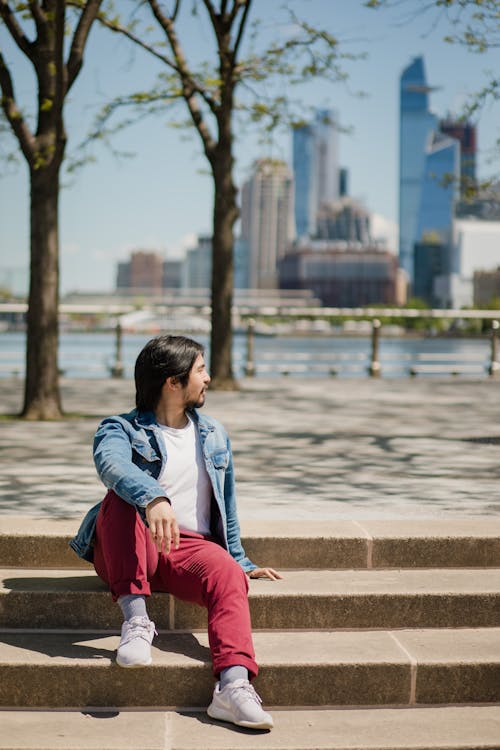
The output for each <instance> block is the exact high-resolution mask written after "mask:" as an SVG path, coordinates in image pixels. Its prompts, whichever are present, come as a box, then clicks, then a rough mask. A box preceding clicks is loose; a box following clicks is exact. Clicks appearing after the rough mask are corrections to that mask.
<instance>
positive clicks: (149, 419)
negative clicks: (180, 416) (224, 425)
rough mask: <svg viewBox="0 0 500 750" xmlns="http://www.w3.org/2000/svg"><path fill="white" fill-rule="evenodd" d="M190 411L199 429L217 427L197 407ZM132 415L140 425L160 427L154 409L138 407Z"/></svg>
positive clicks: (207, 430) (206, 430)
mask: <svg viewBox="0 0 500 750" xmlns="http://www.w3.org/2000/svg"><path fill="white" fill-rule="evenodd" d="M188 413H189V416H190V417H191V419H192V420H193V422H194V423H195V424H196V425H197V427H198V429H199V430H201V431H202V432H211V431H212V430H214V429H215V427H214V425H213V424H212V422H211V421H210V419H209V418H207V417H204V416H203V415H202V414H200V413H199V412H198V411H197V409H190V410H189V412H188ZM131 416H132V419H133V420H134V421H135V423H136V424H137V426H138V427H145V428H146V429H148V428H149V429H151V428H153V427H158V422H157V421H156V416H155V413H154V412H153V411H137V409H134V410H133V411H132V412H131Z"/></svg>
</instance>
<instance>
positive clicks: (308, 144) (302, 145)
mask: <svg viewBox="0 0 500 750" xmlns="http://www.w3.org/2000/svg"><path fill="white" fill-rule="evenodd" d="M292 148H293V174H294V179H295V229H296V232H297V236H298V237H312V236H313V235H314V234H315V231H316V204H317V200H316V182H315V150H314V128H313V126H312V125H302V126H300V127H297V128H295V129H294V131H293V137H292Z"/></svg>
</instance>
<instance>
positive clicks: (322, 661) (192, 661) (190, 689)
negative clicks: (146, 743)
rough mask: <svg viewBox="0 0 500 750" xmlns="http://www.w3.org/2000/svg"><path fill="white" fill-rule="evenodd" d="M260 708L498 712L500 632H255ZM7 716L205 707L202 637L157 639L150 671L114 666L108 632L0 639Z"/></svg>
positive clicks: (0, 681)
mask: <svg viewBox="0 0 500 750" xmlns="http://www.w3.org/2000/svg"><path fill="white" fill-rule="evenodd" d="M254 638H255V648H256V653H257V660H258V662H259V664H260V666H261V669H262V671H261V674H260V675H259V676H258V677H257V679H256V681H255V685H256V688H257V690H258V691H259V692H260V693H261V695H262V697H263V699H264V701H265V704H266V705H268V706H272V705H275V706H296V707H300V706H386V707H387V706H412V705H417V704H421V705H422V704H423V705H426V704H471V703H481V704H492V703H493V704H494V703H500V628H485V629H461V630H460V629H457V630H452V629H439V630H434V629H428V630H400V631H357V632H345V631H337V632H300V631H288V632H286V631H278V632H262V631H261V632H256V633H255V634H254ZM0 640H1V643H0V706H2V707H5V708H16V707H24V708H26V707H29V708H63V707H64V708H78V707H82V706H88V707H89V706H93V707H110V706H113V707H129V708H130V707H132V708H138V707H145V708H146V707H162V708H164V709H167V708H169V707H176V706H192V707H204V706H206V705H207V704H208V703H209V701H210V696H211V692H212V688H213V678H212V675H211V669H210V653H209V648H208V639H207V636H206V635H205V634H196V635H194V634H192V633H170V634H161V635H160V636H159V637H158V638H156V639H155V641H154V649H153V665H152V666H150V667H146V668H144V669H132V670H126V669H122V668H120V667H118V666H117V665H116V664H115V663H114V657H115V649H116V647H117V645H118V636H117V635H110V634H108V633H102V632H101V633H83V632H81V631H80V632H71V631H60V632H47V631H45V632H44V631H31V632H26V631H25V632H22V631H3V632H1V633H0Z"/></svg>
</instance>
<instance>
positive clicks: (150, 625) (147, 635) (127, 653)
mask: <svg viewBox="0 0 500 750" xmlns="http://www.w3.org/2000/svg"><path fill="white" fill-rule="evenodd" d="M155 634H156V630H155V624H154V622H151V620H150V619H149V617H131V618H130V620H125V622H124V623H123V625H122V637H121V639H120V645H119V646H118V651H117V654H116V663H117V664H119V665H120V667H147V666H148V664H151V662H152V658H151V642H152V640H153V637H154V635H155Z"/></svg>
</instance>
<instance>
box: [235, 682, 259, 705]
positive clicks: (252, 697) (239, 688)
mask: <svg viewBox="0 0 500 750" xmlns="http://www.w3.org/2000/svg"><path fill="white" fill-rule="evenodd" d="M232 692H235V693H237V695H238V698H239V700H240V701H242V702H246V701H253V702H255V703H262V698H261V697H260V695H259V694H258V693H257V691H256V690H255V688H254V686H253V685H251V684H250V683H249V682H245V683H241V684H239V685H235V686H234V688H233V690H232Z"/></svg>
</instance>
